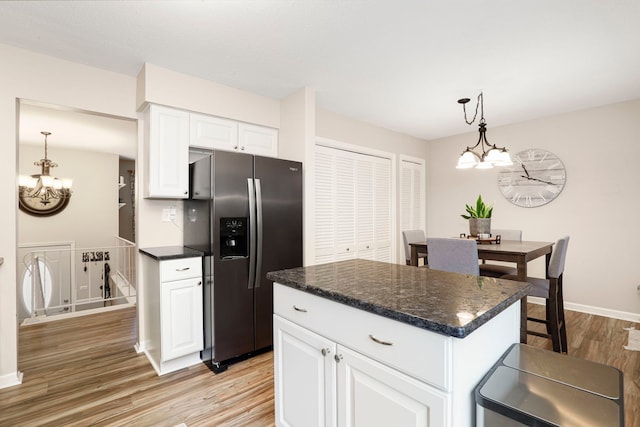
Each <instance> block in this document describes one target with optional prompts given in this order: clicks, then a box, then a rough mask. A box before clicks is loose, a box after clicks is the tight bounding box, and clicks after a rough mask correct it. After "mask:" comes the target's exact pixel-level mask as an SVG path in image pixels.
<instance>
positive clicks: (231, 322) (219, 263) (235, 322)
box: [211, 151, 254, 362]
mask: <svg viewBox="0 0 640 427" xmlns="http://www.w3.org/2000/svg"><path fill="white" fill-rule="evenodd" d="M250 178H253V158H252V157H251V156H248V155H246V154H239V153H231V152H224V151H216V152H214V154H213V213H214V215H213V220H212V224H211V225H212V227H213V229H214V233H213V245H214V252H215V255H214V257H213V259H214V263H213V271H214V279H213V304H214V308H213V346H214V348H213V354H214V356H213V359H214V361H216V362H222V361H225V360H228V359H230V358H233V357H236V356H239V355H242V354H245V353H248V352H251V351H253V349H254V339H253V336H254V334H253V330H254V328H253V289H252V286H251V287H250V286H249V262H250V259H249V258H248V257H231V258H228V257H224V256H222V254H223V251H221V250H220V248H221V242H224V236H223V234H224V233H221V218H249V216H250V215H249V196H248V187H247V179H250ZM250 226H251V225H250ZM222 244H224V243H222Z"/></svg>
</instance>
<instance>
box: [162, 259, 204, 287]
mask: <svg viewBox="0 0 640 427" xmlns="http://www.w3.org/2000/svg"><path fill="white" fill-rule="evenodd" d="M201 276H202V258H200V257H197V258H181V259H170V260H166V261H160V281H161V282H170V281H173V280H182V279H191V278H194V277H201Z"/></svg>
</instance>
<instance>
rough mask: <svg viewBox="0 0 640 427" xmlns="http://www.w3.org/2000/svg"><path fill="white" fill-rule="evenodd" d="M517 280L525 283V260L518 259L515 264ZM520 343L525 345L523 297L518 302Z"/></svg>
mask: <svg viewBox="0 0 640 427" xmlns="http://www.w3.org/2000/svg"><path fill="white" fill-rule="evenodd" d="M517 265H518V267H517V269H518V280H519V281H521V282H526V281H527V261H526V260H525V259H519V260H518V262H517ZM520 342H521V343H522V344H526V343H527V297H526V296H525V297H524V298H522V299H521V300H520Z"/></svg>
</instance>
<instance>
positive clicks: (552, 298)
mask: <svg viewBox="0 0 640 427" xmlns="http://www.w3.org/2000/svg"><path fill="white" fill-rule="evenodd" d="M568 245H569V236H566V237H563V238H561V239H559V240H558V241H557V242H556V244H555V245H554V247H553V252H551V259H550V260H549V267H548V272H547V276H548V278H546V279H540V278H537V277H527V282H529V283H530V284H531V290H530V291H529V293H528V296H532V297H540V298H544V299H545V314H546V316H545V318H544V319H539V318H535V317H527V320H528V321H531V322H536V323H542V324H544V325H546V328H547V333H543V332H538V331H534V330H530V329H529V328H528V327H527V334H529V335H535V336H539V337H544V338H550V339H551V342H552V345H553V351H555V352H558V353H567V351H568V348H567V325H566V323H565V320H564V298H563V295H562V278H563V275H564V263H565V259H566V257H567V246H568ZM502 278H503V279H510V280H518V278H517V276H515V275H507V276H503V277H502Z"/></svg>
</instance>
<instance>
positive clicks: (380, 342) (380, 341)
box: [369, 334, 393, 345]
mask: <svg viewBox="0 0 640 427" xmlns="http://www.w3.org/2000/svg"><path fill="white" fill-rule="evenodd" d="M369 338H371V339H372V340H373V342H377V343H378V344H382V345H393V343H392V342H390V341H382V340H379V339H378V338H376V337H374V336H373V335H371V334H369Z"/></svg>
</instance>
